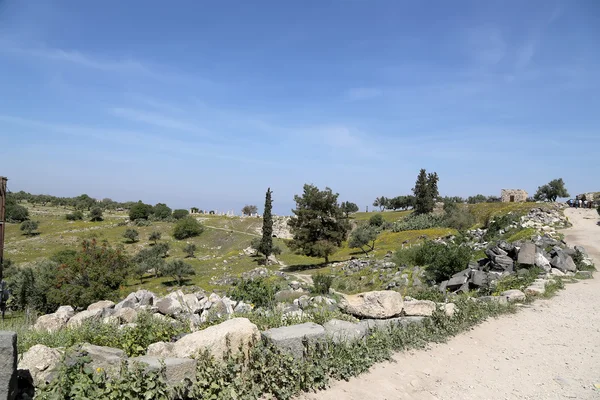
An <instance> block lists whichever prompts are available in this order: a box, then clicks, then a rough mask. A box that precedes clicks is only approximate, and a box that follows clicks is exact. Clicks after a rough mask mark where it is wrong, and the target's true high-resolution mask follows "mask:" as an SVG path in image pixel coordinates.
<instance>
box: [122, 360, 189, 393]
mask: <svg viewBox="0 0 600 400" xmlns="http://www.w3.org/2000/svg"><path fill="white" fill-rule="evenodd" d="M136 363H139V364H141V365H144V366H145V370H146V371H160V370H161V368H162V367H163V364H164V368H165V375H166V378H167V383H168V384H169V385H171V386H174V385H177V384H179V383H181V382H182V381H183V380H184V379H185V378H188V379H190V380H191V381H195V380H196V360H194V359H193V358H172V357H166V358H165V357H153V356H141V357H134V358H130V359H129V360H128V364H129V366H130V368H132V367H133V366H134V365H135V364H136Z"/></svg>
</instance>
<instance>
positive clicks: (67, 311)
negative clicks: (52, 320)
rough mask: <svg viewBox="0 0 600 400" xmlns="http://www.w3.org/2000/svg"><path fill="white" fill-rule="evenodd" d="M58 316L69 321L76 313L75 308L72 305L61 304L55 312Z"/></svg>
mask: <svg viewBox="0 0 600 400" xmlns="http://www.w3.org/2000/svg"><path fill="white" fill-rule="evenodd" d="M54 314H56V315H57V316H59V317H61V318H64V319H65V321H68V320H69V319H70V318H71V317H72V316H73V315H75V310H74V309H73V307H71V306H60V307H58V309H57V310H56V312H54Z"/></svg>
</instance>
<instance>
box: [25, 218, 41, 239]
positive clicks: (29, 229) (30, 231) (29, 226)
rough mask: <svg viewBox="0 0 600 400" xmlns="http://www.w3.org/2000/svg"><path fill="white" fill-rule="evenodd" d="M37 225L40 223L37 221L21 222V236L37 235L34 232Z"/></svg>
mask: <svg viewBox="0 0 600 400" xmlns="http://www.w3.org/2000/svg"><path fill="white" fill-rule="evenodd" d="M39 225H40V223H39V222H38V221H29V220H28V221H23V222H21V231H23V234H24V235H27V236H32V235H37V234H38V232H36V231H37V229H38V227H39Z"/></svg>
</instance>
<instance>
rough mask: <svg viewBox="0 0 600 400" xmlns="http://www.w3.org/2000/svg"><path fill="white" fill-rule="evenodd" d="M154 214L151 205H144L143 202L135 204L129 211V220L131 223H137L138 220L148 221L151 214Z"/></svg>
mask: <svg viewBox="0 0 600 400" xmlns="http://www.w3.org/2000/svg"><path fill="white" fill-rule="evenodd" d="M151 212H152V206H151V205H149V204H144V203H142V202H141V201H139V202H137V203H135V204H134V205H133V206H132V207H131V208H130V209H129V219H130V220H131V221H135V220H138V219H148V217H149V216H150V213H151Z"/></svg>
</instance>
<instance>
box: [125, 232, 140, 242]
mask: <svg viewBox="0 0 600 400" xmlns="http://www.w3.org/2000/svg"><path fill="white" fill-rule="evenodd" d="M123 237H124V238H125V239H128V240H129V242H130V243H135V242H137V241H138V239H139V237H140V234H139V233H138V231H136V230H135V229H127V230H126V231H125V232H124V233H123Z"/></svg>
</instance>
